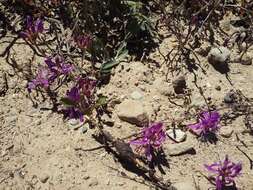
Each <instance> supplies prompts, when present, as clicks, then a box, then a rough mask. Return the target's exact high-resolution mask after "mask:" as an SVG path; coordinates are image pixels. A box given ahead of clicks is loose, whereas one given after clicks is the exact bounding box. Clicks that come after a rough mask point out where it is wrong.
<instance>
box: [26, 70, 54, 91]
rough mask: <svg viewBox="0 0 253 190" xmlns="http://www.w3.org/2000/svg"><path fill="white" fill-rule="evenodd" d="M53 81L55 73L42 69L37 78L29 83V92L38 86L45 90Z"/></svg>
mask: <svg viewBox="0 0 253 190" xmlns="http://www.w3.org/2000/svg"><path fill="white" fill-rule="evenodd" d="M52 81H53V73H51V72H50V70H48V69H47V68H41V69H40V70H39V72H38V74H37V76H36V78H35V79H33V80H32V81H31V82H29V83H28V90H29V91H31V90H33V89H35V88H36V87H37V86H41V87H43V88H48V87H49V84H50V83H51V82H52Z"/></svg>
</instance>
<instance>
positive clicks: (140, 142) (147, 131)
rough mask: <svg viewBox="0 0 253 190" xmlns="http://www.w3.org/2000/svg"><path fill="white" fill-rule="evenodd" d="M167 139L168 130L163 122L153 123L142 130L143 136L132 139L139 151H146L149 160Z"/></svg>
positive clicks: (132, 143)
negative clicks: (153, 152) (164, 127)
mask: <svg viewBox="0 0 253 190" xmlns="http://www.w3.org/2000/svg"><path fill="white" fill-rule="evenodd" d="M165 139H166V132H165V130H164V129H163V124H162V123H153V124H151V125H150V126H149V127H148V128H144V129H143V130H142V137H141V138H139V139H137V140H132V141H130V144H131V145H134V146H136V149H135V150H136V151H137V152H144V153H145V155H146V157H147V159H148V160H149V161H151V160H152V151H153V150H154V149H159V148H161V146H162V144H163V142H164V141H165Z"/></svg>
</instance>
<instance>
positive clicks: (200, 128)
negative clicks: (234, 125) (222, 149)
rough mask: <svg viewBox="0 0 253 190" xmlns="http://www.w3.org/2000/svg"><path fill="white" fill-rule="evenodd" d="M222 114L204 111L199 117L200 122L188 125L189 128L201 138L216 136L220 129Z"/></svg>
mask: <svg viewBox="0 0 253 190" xmlns="http://www.w3.org/2000/svg"><path fill="white" fill-rule="evenodd" d="M219 122H220V114H219V113H218V112H217V111H210V112H209V111H203V112H202V113H200V115H199V120H198V122H197V123H195V124H190V125H188V128H189V129H190V130H192V131H193V132H194V133H195V134H197V135H199V136H206V135H208V134H210V133H213V134H215V133H216V132H217V131H218V129H219V128H220V127H219V125H218V124H219Z"/></svg>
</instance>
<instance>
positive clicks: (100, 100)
mask: <svg viewBox="0 0 253 190" xmlns="http://www.w3.org/2000/svg"><path fill="white" fill-rule="evenodd" d="M106 104H107V97H106V96H103V95H101V96H99V97H98V100H97V102H96V107H100V106H104V105H106Z"/></svg>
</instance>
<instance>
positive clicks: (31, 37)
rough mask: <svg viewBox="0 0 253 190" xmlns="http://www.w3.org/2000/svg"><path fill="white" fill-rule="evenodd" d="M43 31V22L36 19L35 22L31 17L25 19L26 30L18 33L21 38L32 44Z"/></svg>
mask: <svg viewBox="0 0 253 190" xmlns="http://www.w3.org/2000/svg"><path fill="white" fill-rule="evenodd" d="M43 31H44V24H43V21H42V20H41V19H40V18H38V19H36V20H35V21H34V20H33V18H32V17H31V16H27V18H26V29H25V31H22V32H21V33H20V35H21V37H22V38H24V39H27V40H28V41H30V42H34V41H35V40H36V39H37V38H38V36H39V34H40V33H42V32H43Z"/></svg>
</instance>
